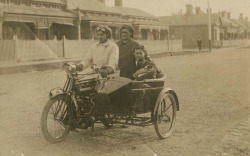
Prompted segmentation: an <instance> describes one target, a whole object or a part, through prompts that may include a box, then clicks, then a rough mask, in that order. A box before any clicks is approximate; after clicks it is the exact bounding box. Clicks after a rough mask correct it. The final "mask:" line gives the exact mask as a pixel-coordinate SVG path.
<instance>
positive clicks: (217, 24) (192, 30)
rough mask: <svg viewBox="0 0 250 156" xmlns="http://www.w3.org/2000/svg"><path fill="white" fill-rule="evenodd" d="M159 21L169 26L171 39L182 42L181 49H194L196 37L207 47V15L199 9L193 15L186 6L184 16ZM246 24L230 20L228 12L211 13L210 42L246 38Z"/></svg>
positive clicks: (241, 20) (243, 20)
mask: <svg viewBox="0 0 250 156" xmlns="http://www.w3.org/2000/svg"><path fill="white" fill-rule="evenodd" d="M241 16H243V15H241ZM160 20H161V21H162V22H163V23H164V24H166V25H167V26H169V32H170V33H169V35H170V38H171V39H182V40H183V48H196V47H197V39H198V37H201V39H202V40H203V47H208V43H209V42H208V15H207V13H206V14H205V13H203V12H202V11H201V10H200V8H199V7H196V8H195V13H193V6H192V5H190V4H188V5H186V13H185V14H177V15H173V16H163V17H160ZM247 22H248V19H247V18H245V19H243V17H240V19H232V18H231V15H230V12H226V11H223V12H220V13H211V27H212V41H213V42H220V41H223V40H236V39H245V38H247V34H248V30H247Z"/></svg>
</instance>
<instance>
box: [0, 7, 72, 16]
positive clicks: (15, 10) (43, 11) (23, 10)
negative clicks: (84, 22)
mask: <svg viewBox="0 0 250 156" xmlns="http://www.w3.org/2000/svg"><path fill="white" fill-rule="evenodd" d="M3 12H4V13H11V14H25V15H40V16H52V17H55V16H59V17H75V16H76V15H74V14H73V13H70V12H66V11H63V10H60V9H54V8H42V7H39V9H38V7H32V6H15V5H4V7H3Z"/></svg>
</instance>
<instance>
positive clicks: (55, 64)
mask: <svg viewBox="0 0 250 156" xmlns="http://www.w3.org/2000/svg"><path fill="white" fill-rule="evenodd" d="M233 48H236V47H230V48H220V49H213V51H217V50H221V49H233ZM240 48H242V47H240ZM204 52H209V50H208V49H203V50H202V51H201V52H199V51H197V49H184V50H182V51H174V52H160V53H152V54H150V56H151V57H152V58H160V57H171V56H176V55H190V54H199V53H204ZM80 61H81V58H76V59H67V58H58V59H54V60H40V61H29V62H17V61H6V62H0V75H3V74H12V73H20V72H29V71H44V70H51V69H58V68H60V67H61V66H62V65H63V64H64V63H66V62H75V63H77V62H80Z"/></svg>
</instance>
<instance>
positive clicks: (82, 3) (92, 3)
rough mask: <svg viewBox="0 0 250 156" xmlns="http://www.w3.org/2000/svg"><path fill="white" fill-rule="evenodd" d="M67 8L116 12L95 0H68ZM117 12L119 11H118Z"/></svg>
mask: <svg viewBox="0 0 250 156" xmlns="http://www.w3.org/2000/svg"><path fill="white" fill-rule="evenodd" d="M68 8H69V9H78V8H79V9H80V10H82V11H93V12H104V13H116V14H117V12H115V10H113V9H112V8H111V7H109V6H107V5H105V4H103V3H101V2H99V1H97V0H74V1H73V0H71V1H68ZM118 14H119V13H118Z"/></svg>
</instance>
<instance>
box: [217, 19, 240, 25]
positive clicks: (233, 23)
mask: <svg viewBox="0 0 250 156" xmlns="http://www.w3.org/2000/svg"><path fill="white" fill-rule="evenodd" d="M221 22H222V25H223V26H228V27H238V26H239V24H238V23H236V22H235V21H234V20H233V19H229V18H226V17H221Z"/></svg>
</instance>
